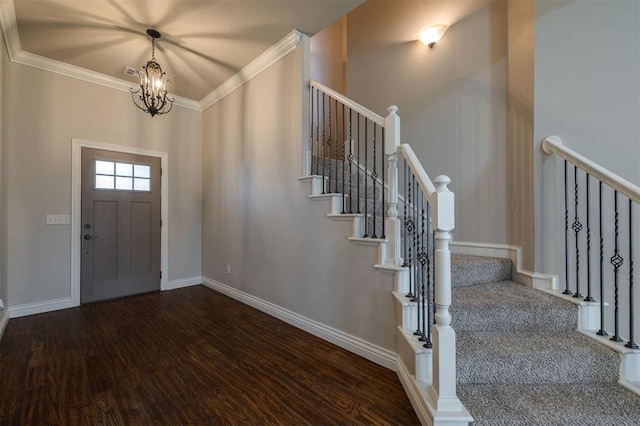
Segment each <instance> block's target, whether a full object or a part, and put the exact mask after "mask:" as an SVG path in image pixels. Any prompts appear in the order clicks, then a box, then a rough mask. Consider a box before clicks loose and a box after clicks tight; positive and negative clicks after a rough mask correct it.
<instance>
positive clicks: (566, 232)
mask: <svg viewBox="0 0 640 426" xmlns="http://www.w3.org/2000/svg"><path fill="white" fill-rule="evenodd" d="M567 170H568V165H567V160H564V274H565V277H564V280H565V288H564V291H563V292H562V294H571V290H569V204H568V199H569V181H568V180H567V173H568V172H567Z"/></svg>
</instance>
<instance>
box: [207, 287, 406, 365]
mask: <svg viewBox="0 0 640 426" xmlns="http://www.w3.org/2000/svg"><path fill="white" fill-rule="evenodd" d="M202 284H203V285H205V286H207V287H209V288H211V289H212V290H215V291H217V292H220V293H222V294H225V295H227V296H229V297H231V298H233V299H236V300H238V301H240V302H242V303H244V304H246V305H249V306H251V307H253V308H256V309H258V310H259V311H262V312H264V313H266V314H269V315H271V316H273V317H275V318H278V319H280V320H282V321H284V322H286V323H288V324H291V325H293V326H294V327H297V328H299V329H301V330H304V331H306V332H308V333H311V334H313V335H314V336H317V337H320V338H321V339H324V340H326V341H328V342H331V343H333V344H334V345H337V346H340V347H341V348H343V349H346V350H348V351H349V352H353V353H355V354H357V355H360V356H361V357H364V358H366V359H368V360H369V361H372V362H375V363H376V364H378V365H381V366H383V367H386V368H388V369H390V370H394V371H395V370H396V360H397V357H396V354H395V353H393V352H391V351H390V350H388V349H384V348H381V347H379V346H376V345H374V344H372V343H369V342H367V341H365V340H362V339H360V338H359V337H355V336H352V335H350V334H347V333H345V332H343V331H340V330H338V329H335V328H333V327H329V326H328V325H325V324H322V323H319V322H317V321H314V320H312V319H310V318H307V317H305V316H302V315H300V314H298V313H296V312H293V311H290V310H288V309H285V308H282V307H280V306H278V305H275V304H273V303H271V302H267V301H266V300H263V299H260V298H258V297H256V296H253V295H251V294H249V293H245V292H243V291H240V290H237V289H235V288H233V287H230V286H228V285H226V284H222V283H220V282H218V281H216V280H214V279H211V278H208V277H202Z"/></svg>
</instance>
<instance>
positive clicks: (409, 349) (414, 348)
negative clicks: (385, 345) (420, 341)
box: [396, 330, 433, 384]
mask: <svg viewBox="0 0 640 426" xmlns="http://www.w3.org/2000/svg"><path fill="white" fill-rule="evenodd" d="M409 338H410V339H413V336H410V337H409ZM396 350H397V351H398V357H399V358H400V359H402V362H403V363H404V365H405V366H406V367H407V370H408V371H409V372H410V373H411V374H412V375H414V376H415V378H416V381H417V382H419V383H424V384H431V381H432V380H433V375H432V371H431V361H432V357H433V355H432V352H431V350H426V349H422V348H421V347H420V345H417V343H412V342H409V341H408V340H407V336H406V335H405V334H404V333H402V332H401V331H400V330H398V332H397V333H396Z"/></svg>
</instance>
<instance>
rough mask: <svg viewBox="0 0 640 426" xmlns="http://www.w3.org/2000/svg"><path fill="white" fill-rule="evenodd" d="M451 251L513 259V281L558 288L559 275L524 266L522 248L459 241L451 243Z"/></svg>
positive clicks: (553, 288)
mask: <svg viewBox="0 0 640 426" xmlns="http://www.w3.org/2000/svg"><path fill="white" fill-rule="evenodd" d="M450 247H451V252H452V253H457V254H468V255H473V256H490V257H498V258H501V259H511V263H512V264H513V267H514V270H513V272H512V274H511V275H512V277H511V278H512V279H513V281H515V282H517V283H520V284H523V285H526V286H528V287H532V288H537V289H548V290H557V288H558V277H557V276H556V275H551V274H543V273H540V272H531V271H528V270H526V269H523V268H522V248H521V247H519V246H512V245H508V244H491V243H471V242H466V241H457V242H452V243H451V246H450Z"/></svg>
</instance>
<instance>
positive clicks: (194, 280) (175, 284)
mask: <svg viewBox="0 0 640 426" xmlns="http://www.w3.org/2000/svg"><path fill="white" fill-rule="evenodd" d="M200 284H202V277H190V278H181V279H179V280H171V281H169V282H168V283H167V285H166V287H165V288H163V289H162V290H163V291H164V290H175V289H177V288H183V287H191V286H194V285H200Z"/></svg>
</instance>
